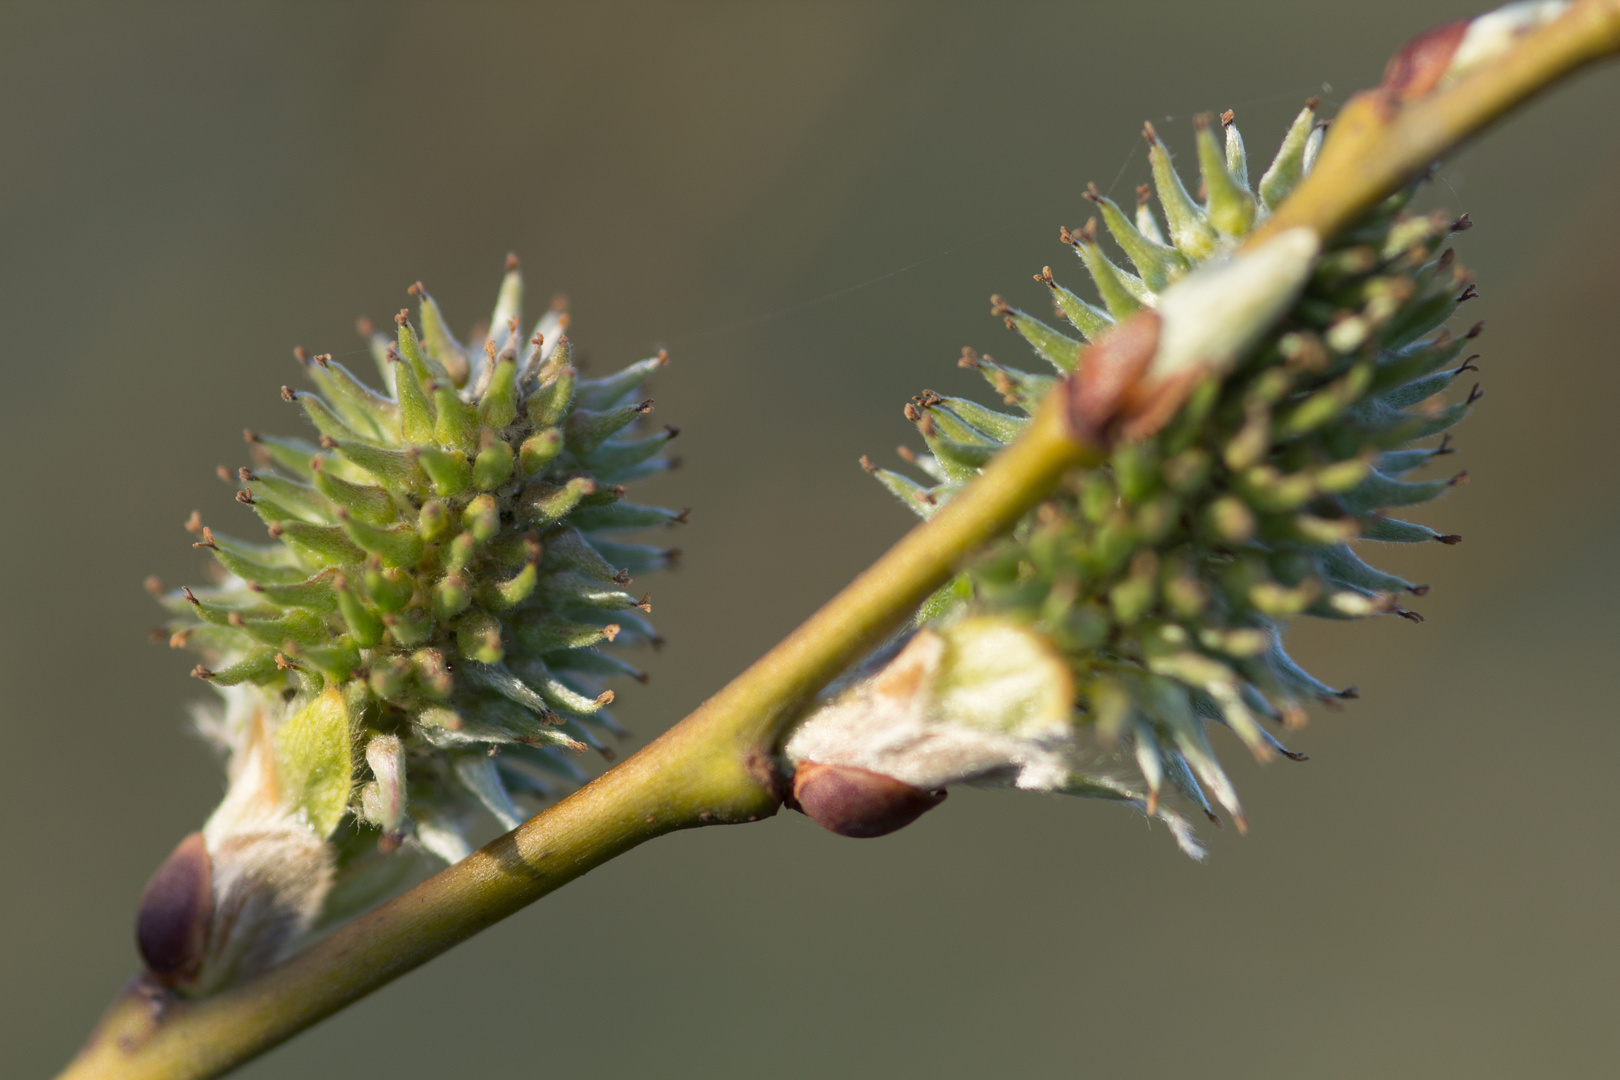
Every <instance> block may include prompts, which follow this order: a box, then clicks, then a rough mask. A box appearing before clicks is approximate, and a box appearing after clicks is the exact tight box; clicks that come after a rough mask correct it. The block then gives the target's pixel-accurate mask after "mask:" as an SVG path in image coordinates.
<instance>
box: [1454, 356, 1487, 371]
mask: <svg viewBox="0 0 1620 1080" xmlns="http://www.w3.org/2000/svg"><path fill="white" fill-rule="evenodd" d="M1482 355H1484V354H1483V353H1475V354H1474V355H1472V356H1470V357H1468V358H1467V359H1466V360H1464V361H1463V362H1462V363H1461V364H1458V365H1457V366H1456V367H1455V368H1453V369H1452V371H1451V373H1452V374H1453V375H1461V374H1462V373H1463V372H1465V371H1478V370H1479V366H1478V365H1477V364H1475V363H1474V361H1475V360H1478V359H1479V358H1480V357H1481V356H1482Z"/></svg>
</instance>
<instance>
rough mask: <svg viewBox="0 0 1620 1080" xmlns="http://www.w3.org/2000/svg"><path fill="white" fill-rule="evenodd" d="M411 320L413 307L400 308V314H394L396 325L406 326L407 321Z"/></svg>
mask: <svg viewBox="0 0 1620 1080" xmlns="http://www.w3.org/2000/svg"><path fill="white" fill-rule="evenodd" d="M410 321H411V309H410V308H400V309H399V314H398V315H395V316H394V325H395V326H404V325H405V324H406V323H408V322H410Z"/></svg>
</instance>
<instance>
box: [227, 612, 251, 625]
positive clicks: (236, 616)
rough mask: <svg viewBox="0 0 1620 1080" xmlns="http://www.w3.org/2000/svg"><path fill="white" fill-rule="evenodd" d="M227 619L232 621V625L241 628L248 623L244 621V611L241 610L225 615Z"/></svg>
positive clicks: (229, 621)
mask: <svg viewBox="0 0 1620 1080" xmlns="http://www.w3.org/2000/svg"><path fill="white" fill-rule="evenodd" d="M225 621H226V622H228V623H230V624H231V625H232V626H234V627H236V628H237V629H241V628H242V627H243V626H245V625H247V624H246V623H245V622H244V621H243V619H242V613H241V612H240V611H233V612H231V613H230V614H229V615H226V616H225Z"/></svg>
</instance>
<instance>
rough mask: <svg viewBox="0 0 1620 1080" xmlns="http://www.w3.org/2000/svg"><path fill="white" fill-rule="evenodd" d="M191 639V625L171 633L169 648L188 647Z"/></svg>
mask: <svg viewBox="0 0 1620 1080" xmlns="http://www.w3.org/2000/svg"><path fill="white" fill-rule="evenodd" d="M190 641H191V627H189V626H187V627H185V628H184V629H180V630H176V631H175V632H174V633H173V634H171V635H170V636H169V648H171V649H183V648H185V647H186V645H187V643H188V642H190Z"/></svg>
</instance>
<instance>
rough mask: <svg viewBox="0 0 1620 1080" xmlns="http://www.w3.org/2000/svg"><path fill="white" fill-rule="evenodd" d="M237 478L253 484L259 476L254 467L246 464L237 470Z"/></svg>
mask: <svg viewBox="0 0 1620 1080" xmlns="http://www.w3.org/2000/svg"><path fill="white" fill-rule="evenodd" d="M236 478H237V479H238V480H240V481H241V482H242V483H244V484H251V483H252V482H253V481H255V480H257V479H258V478H259V476H258V474H257V473H255V472H254V471H253V470H252V469H250V468H248V467H247V466H246V465H243V466H242V467H241V468H240V469H237V470H236ZM225 479H229V477H228V476H227V477H226V478H225Z"/></svg>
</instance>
